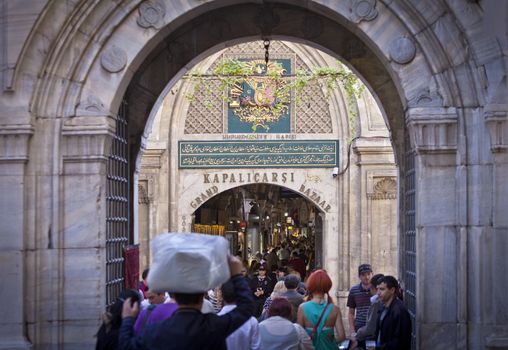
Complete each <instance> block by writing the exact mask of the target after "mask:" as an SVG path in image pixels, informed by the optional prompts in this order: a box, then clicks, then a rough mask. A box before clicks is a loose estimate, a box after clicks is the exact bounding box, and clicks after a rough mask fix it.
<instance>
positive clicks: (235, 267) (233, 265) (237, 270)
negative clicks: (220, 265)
mask: <svg viewBox="0 0 508 350" xmlns="http://www.w3.org/2000/svg"><path fill="white" fill-rule="evenodd" d="M228 264H229V272H230V273H231V276H234V275H240V274H241V273H242V270H243V263H242V261H241V260H240V259H239V258H237V257H236V256H233V255H229V256H228Z"/></svg>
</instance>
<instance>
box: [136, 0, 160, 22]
mask: <svg viewBox="0 0 508 350" xmlns="http://www.w3.org/2000/svg"><path fill="white" fill-rule="evenodd" d="M138 11H139V17H138V19H137V23H138V25H139V26H140V27H143V28H150V27H153V28H155V29H160V28H161V27H162V26H163V23H164V16H165V15H166V6H165V5H164V3H162V2H161V1H156V0H148V1H145V2H143V3H142V4H141V5H139V8H138Z"/></svg>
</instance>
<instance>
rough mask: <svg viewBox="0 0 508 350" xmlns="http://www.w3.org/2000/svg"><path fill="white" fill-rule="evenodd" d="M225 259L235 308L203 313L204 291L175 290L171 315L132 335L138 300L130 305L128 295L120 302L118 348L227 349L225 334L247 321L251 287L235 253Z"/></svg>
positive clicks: (250, 314)
mask: <svg viewBox="0 0 508 350" xmlns="http://www.w3.org/2000/svg"><path fill="white" fill-rule="evenodd" d="M228 262H229V269H230V272H231V281H232V283H233V285H234V289H235V293H236V297H237V298H236V299H237V307H236V308H235V309H234V310H232V311H231V312H229V313H227V314H225V315H222V316H217V315H215V314H202V313H201V311H200V309H201V305H202V303H203V297H204V293H197V294H186V293H174V294H173V296H174V298H175V300H176V302H177V304H178V310H176V311H175V313H174V314H173V316H171V317H170V318H168V319H167V320H164V321H162V322H160V323H155V324H152V325H149V326H147V327H146V328H145V329H144V331H143V332H142V333H141V334H140V336H139V337H134V331H133V325H134V322H135V319H136V316H137V315H138V312H139V304H138V303H134V304H132V305H131V300H130V299H127V300H126V301H125V303H124V305H123V311H122V318H123V321H122V326H121V328H120V338H119V346H118V349H126V350H131V349H132V350H134V349H154V350H157V349H168V350H171V349H175V350H176V349H202V350H206V349H209V350H215V349H218V350H226V338H227V336H229V335H230V334H231V333H233V332H234V331H235V330H236V329H237V328H239V327H240V326H241V325H242V324H243V323H244V322H245V321H247V320H248V319H249V318H250V317H251V316H252V311H253V310H252V308H253V301H252V296H251V291H250V289H249V287H248V284H247V282H246V280H245V278H244V277H243V276H242V274H241V271H242V269H243V265H242V262H241V261H240V260H239V259H238V258H236V257H229V261H228Z"/></svg>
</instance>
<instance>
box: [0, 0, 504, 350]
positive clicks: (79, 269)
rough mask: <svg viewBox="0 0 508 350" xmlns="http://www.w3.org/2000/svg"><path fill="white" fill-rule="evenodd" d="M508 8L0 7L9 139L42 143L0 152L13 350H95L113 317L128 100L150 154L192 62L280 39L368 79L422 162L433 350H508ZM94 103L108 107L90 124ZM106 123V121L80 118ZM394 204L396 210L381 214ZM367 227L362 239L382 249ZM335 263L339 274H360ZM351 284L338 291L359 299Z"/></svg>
mask: <svg viewBox="0 0 508 350" xmlns="http://www.w3.org/2000/svg"><path fill="white" fill-rule="evenodd" d="M142 3H143V4H145V5H143V7H141V6H140V5H141V4H142ZM506 9H507V4H506V2H503V1H500V2H497V1H483V2H481V1H480V2H478V1H467V0H454V1H444V0H435V1H431V2H429V1H325V0H307V1H294V2H289V1H283V0H281V1H278V0H274V1H270V2H259V1H247V0H246V1H243V0H238V1H230V0H213V1H206V2H203V1H171V0H153V1H141V0H133V1H124V2H121V5H120V2H119V1H109V0H98V1H79V2H76V1H38V0H35V1H28V0H19V1H5V0H4V1H2V2H0V10H1V11H2V12H1V15H2V21H1V26H2V28H1V29H2V31H1V32H2V34H1V35H2V37H1V40H0V43H1V44H0V45H1V46H2V47H1V53H2V58H1V64H2V83H3V92H2V94H1V95H0V105H1V108H0V125H1V126H2V127H1V128H2V130H11V131H12V128H14V129H16V128H18V127H19V126H20V125H21V126H22V127H19V128H20V129H27V128H28V129H30V127H33V130H34V131H33V134H32V136H29V135H30V134H31V132H26V131H22V132H21V135H20V136H12V135H7V136H2V138H3V139H4V140H5V139H7V140H8V142H7V147H10V146H13V145H14V149H15V150H14V151H12V152H11V151H7V152H6V151H5V149H4V148H0V152H2V157H4V159H0V174H2V176H1V178H0V180H1V182H2V183H1V185H0V188H1V190H2V191H1V193H2V195H1V196H0V208H1V209H2V214H0V215H2V219H3V220H2V227H1V229H0V233H1V237H2V238H7V239H2V240H1V243H0V245H1V249H0V255H1V257H2V261H5V262H7V263H6V264H1V266H2V267H1V269H0V272H1V277H2V280H5V281H11V287H10V288H3V289H1V290H0V297H1V299H2V300H6V301H9V304H8V305H6V307H7V309H5V312H4V313H5V314H6V315H9V317H7V318H4V319H3V320H2V321H1V322H0V343H1V346H2V347H7V348H16V349H26V348H29V347H30V346H33V347H35V348H52V347H56V346H60V347H64V348H72V349H89V348H91V347H92V346H93V343H94V337H93V335H94V334H95V333H96V331H97V329H98V326H99V323H100V314H101V313H102V311H103V310H104V305H105V298H104V289H103V283H104V281H105V248H104V243H105V237H104V228H105V217H106V215H105V205H104V193H105V190H104V183H105V181H104V177H105V171H104V162H103V158H104V157H106V156H107V148H108V143H107V142H106V139H107V138H108V134H109V133H110V131H111V129H110V127H109V122H107V118H105V119H106V121H105V120H103V119H102V118H103V116H107V115H114V114H116V111H117V110H118V108H119V105H120V102H121V101H122V98H123V97H127V99H128V101H129V103H130V104H129V108H130V111H131V112H132V115H133V116H134V117H133V123H132V124H130V126H131V134H130V135H129V136H130V139H131V140H132V141H133V144H136V142H138V141H139V140H140V139H141V135H142V134H143V132H144V127H145V125H146V121H147V120H148V119H149V118H151V117H150V111H151V110H152V107H153V106H154V104H156V101H157V99H158V98H159V96H160V94H161V92H162V91H163V90H164V88H165V87H166V86H167V83H168V81H170V80H171V79H173V78H174V77H176V76H177V75H178V74H180V72H181V71H182V70H183V71H185V69H186V67H187V65H188V64H189V63H190V62H195V61H199V60H200V59H202V58H204V56H205V55H208V54H210V53H211V52H212V53H213V52H216V51H215V50H218V48H219V47H224V45H229V44H231V43H233V42H237V41H238V40H239V39H240V38H260V36H261V35H273V36H274V37H284V38H295V39H296V40H303V41H306V42H309V43H311V44H312V45H315V47H322V48H324V49H325V50H328V51H329V52H331V53H334V54H335V55H336V56H337V57H341V58H343V59H344V60H345V61H347V62H348V63H349V64H350V65H351V67H352V68H353V69H354V70H355V71H356V72H358V73H359V74H361V75H362V76H363V77H364V78H365V80H366V81H367V82H368V86H369V88H370V89H372V91H373V92H374V93H375V96H376V100H377V101H378V102H380V103H381V104H382V106H383V114H384V117H385V118H386V120H387V121H388V125H389V130H390V136H391V140H392V141H393V144H394V148H395V150H396V157H397V161H398V164H403V162H402V158H403V153H402V150H403V149H404V142H405V136H406V132H407V129H409V132H410V134H411V146H413V147H414V148H415V150H416V151H417V155H416V167H415V178H416V179H417V180H416V181H417V183H416V194H417V200H416V203H417V206H416V215H415V217H416V221H417V222H416V227H417V232H416V237H417V244H416V245H417V256H418V258H417V272H418V278H417V286H416V290H417V310H418V314H417V324H416V327H417V335H418V336H417V346H418V349H483V348H496V347H498V348H503V347H507V346H508V345H507V341H506V339H508V336H507V335H508V321H507V318H506V315H507V314H508V304H507V303H506V302H505V297H504V294H503V293H502V292H499V291H505V290H508V281H507V279H503V278H499V277H498V276H503V273H504V271H505V270H506V258H505V255H506V251H505V250H506V249H504V247H506V244H507V241H506V237H508V223H507V220H508V219H507V218H508V215H506V208H507V207H508V185H507V183H506V173H508V165H507V164H508V159H507V156H506V154H507V152H506V151H505V145H506V138H504V135H506V132H505V131H504V130H506V122H505V119H506V116H505V115H504V114H502V112H503V111H506V107H503V105H506V52H508V41H507V40H506V35H507V34H506V23H508V21H507V19H506ZM497 24H499V26H498V25H497ZM499 28H501V30H499ZM221 45H223V46H221ZM113 46H116V47H118V48H120V49H121V50H123V51H124V52H125V56H124V55H123V54H119V51H116V54H114V55H113V58H114V59H112V60H109V62H108V63H113V64H112V65H109V64H108V63H105V62H106V61H107V59H104V60H102V59H101V57H102V55H103V54H104V53H105V52H107V50H108V48H111V47H113ZM397 48H400V51H399V50H398V49H397ZM104 57H106V56H104ZM124 57H126V61H125V60H124V59H123V58H124ZM124 62H125V66H124ZM503 79H504V83H503ZM126 92H127V93H126ZM91 95H94V96H96V97H98V98H100V102H97V101H96V100H95V101H93V100H90V103H89V104H88V105H86V104H85V105H83V106H84V108H80V111H77V108H76V107H77V106H80V105H81V103H84V102H86V101H88V96H91ZM83 106H82V107H83ZM102 108H104V111H103V112H104V113H103V115H102V116H100V115H86V117H85V113H84V112H82V111H81V110H82V109H84V110H90V109H92V110H93V109H96V110H100V109H102ZM415 108H417V109H419V110H418V111H414V109H415ZM435 108H437V109H438V111H436V109H435ZM81 113H82V114H81ZM80 116H83V117H85V118H83V119H81V120H80ZM74 118H78V119H77V121H78V124H77V125H73V122H72V119H74ZM332 122H333V120H332ZM28 126H30V127H28ZM80 128H82V130H80ZM182 128H183V126H182ZM406 128H407V129H406ZM93 129H95V131H92V130H93ZM81 132H82V133H83V134H81ZM94 132H95V133H96V135H95V136H94V135H92V134H93V133H94ZM9 133H10V132H7V134H9ZM20 140H21V141H20ZM27 140H30V141H29V142H26V141H27ZM11 141H12V142H11ZM4 145H5V143H2V146H4ZM25 145H28V146H27V147H28V150H27V152H26V153H25V152H24V151H19V148H23V147H25ZM137 146H138V147H139V145H137ZM101 148H102V149H103V151H102V153H101V151H100V149H101ZM134 148H135V147H134ZM4 152H6V153H4ZM133 152H134V153H135V152H136V150H134V149H133ZM5 154H7V155H8V156H5ZM355 156H356V157H358V159H357V164H362V163H361V162H362V161H363V160H367V158H368V157H367V154H366V153H365V150H361V149H359V150H358V151H357V152H356V153H355ZM7 158H11V159H7ZM371 158H373V157H371ZM3 160H5V161H3ZM171 165H172V166H173V164H171ZM355 166H356V165H355ZM367 166H368V167H374V166H375V164H372V163H371V164H368V165H367V164H366V165H365V167H367ZM362 167H363V165H362ZM357 168H358V167H356V168H355V167H353V168H352V169H351V171H355V172H357V175H358V176H357V179H359V181H358V182H350V183H348V184H347V185H346V184H344V185H343V187H341V190H343V189H344V190H347V188H348V186H349V187H350V188H351V190H358V191H359V192H360V193H363V194H365V193H366V190H365V186H366V182H365V177H362V173H361V172H360V171H359V170H360V169H357ZM372 170H375V171H378V170H380V169H377V168H374V169H372ZM356 185H359V186H360V185H361V186H363V188H364V189H363V190H362V189H361V188H357V187H355V186H356ZM399 200H400V198H399ZM381 201H392V200H372V203H380V202H381ZM360 209H361V210H362V212H365V213H367V212H368V210H367V209H365V210H364V209H362V208H360ZM11 214H12V217H11ZM341 218H342V216H341ZM362 225H363V223H362V222H361V220H359V222H358V223H357V224H355V225H351V227H352V229H356V231H354V233H356V234H358V236H359V238H358V239H365V241H366V242H368V232H369V231H368V226H362ZM332 228H336V231H338V229H339V228H338V227H332ZM362 235H363V236H362ZM332 238H333V239H336V241H334V244H335V246H333V247H332V246H327V249H329V251H328V252H327V253H333V252H332V251H331V250H332V249H335V248H336V247H337V246H339V247H340V249H343V250H341V254H340V256H343V257H344V260H345V261H348V265H351V266H354V265H356V263H358V262H359V261H358V260H356V259H361V258H362V257H367V251H365V252H364V251H363V250H362V251H359V252H356V251H355V252H348V251H347V249H346V248H345V247H349V246H350V245H351V246H354V247H356V246H358V242H356V241H354V239H356V236H353V235H351V237H349V238H348V239H349V240H348V239H343V238H342V237H341V238H340V239H338V238H337V236H336V235H335V236H333V237H332ZM366 247H368V245H366ZM335 254H336V255H335V256H333V255H331V254H329V255H326V256H324V258H325V259H326V258H327V256H328V257H329V258H330V262H329V263H330V265H331V266H335V267H337V266H338V268H342V267H343V266H346V265H345V264H344V263H343V261H344V260H341V259H339V258H338V257H337V253H336V252H335ZM362 254H363V255H362ZM335 258H337V259H336V260H334V259H335ZM338 268H337V271H338ZM349 277H350V278H349ZM349 277H346V279H347V278H349V279H350V280H354V279H355V276H354V275H353V276H349ZM341 278H342V276H337V277H336V279H335V278H334V279H335V280H339V282H340V283H341V285H342V286H344V285H346V283H342V282H341ZM429 281H432V282H433V283H429ZM443 291H445V292H443ZM27 340H29V341H30V343H31V344H30V343H29V342H28V341H27Z"/></svg>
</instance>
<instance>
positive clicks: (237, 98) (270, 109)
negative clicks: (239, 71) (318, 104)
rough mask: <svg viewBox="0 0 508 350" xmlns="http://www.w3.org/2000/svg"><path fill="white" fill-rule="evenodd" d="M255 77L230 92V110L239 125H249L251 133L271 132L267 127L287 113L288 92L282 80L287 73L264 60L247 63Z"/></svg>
mask: <svg viewBox="0 0 508 350" xmlns="http://www.w3.org/2000/svg"><path fill="white" fill-rule="evenodd" d="M248 64H249V65H250V66H251V68H252V71H253V72H255V73H256V75H254V76H249V77H248V78H246V79H245V80H243V81H242V82H237V83H236V84H235V85H234V86H233V87H232V88H231V90H230V102H229V107H230V108H231V109H232V110H233V113H234V114H235V116H237V117H238V118H239V119H240V120H241V121H242V122H246V123H250V124H251V125H252V131H253V132H256V131H257V129H258V128H262V129H264V130H265V131H268V130H269V129H270V127H269V125H268V124H269V123H275V122H277V121H279V120H280V118H282V117H283V116H285V115H286V114H287V113H288V112H289V97H290V91H289V89H288V88H287V86H288V85H287V83H286V82H284V80H283V79H278V78H279V77H282V76H283V75H284V73H285V72H286V70H285V69H284V67H283V66H282V64H280V63H278V62H269V63H268V67H267V65H266V64H265V61H263V60H253V61H250V62H249V63H248Z"/></svg>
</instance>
